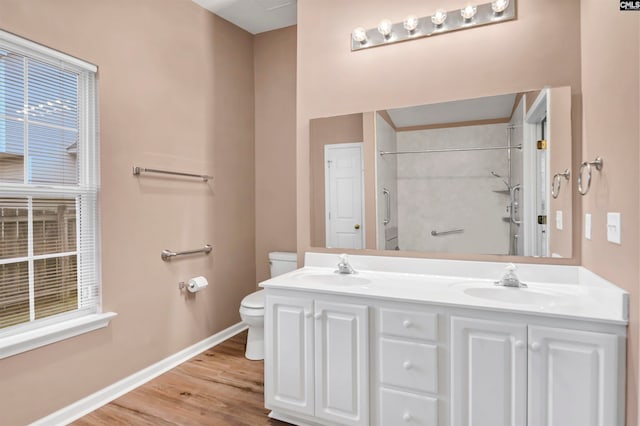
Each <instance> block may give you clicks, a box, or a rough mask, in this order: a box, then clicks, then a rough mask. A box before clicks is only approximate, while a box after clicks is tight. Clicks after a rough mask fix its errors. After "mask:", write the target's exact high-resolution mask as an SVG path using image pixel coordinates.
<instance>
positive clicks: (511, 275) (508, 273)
mask: <svg viewBox="0 0 640 426" xmlns="http://www.w3.org/2000/svg"><path fill="white" fill-rule="evenodd" d="M504 269H505V273H504V275H503V276H502V278H501V279H500V281H496V282H495V285H501V286H503V287H515V288H523V287H527V285H526V284H525V283H523V282H522V281H520V279H519V278H518V276H517V275H516V269H517V268H516V265H514V264H513V263H510V264H508V265H507V267H506V268H504Z"/></svg>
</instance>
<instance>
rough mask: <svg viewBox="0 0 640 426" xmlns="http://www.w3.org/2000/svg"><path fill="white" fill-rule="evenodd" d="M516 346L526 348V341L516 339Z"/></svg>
mask: <svg viewBox="0 0 640 426" xmlns="http://www.w3.org/2000/svg"><path fill="white" fill-rule="evenodd" d="M515 346H516V348H517V349H522V348H524V342H523V341H522V340H516V343H515Z"/></svg>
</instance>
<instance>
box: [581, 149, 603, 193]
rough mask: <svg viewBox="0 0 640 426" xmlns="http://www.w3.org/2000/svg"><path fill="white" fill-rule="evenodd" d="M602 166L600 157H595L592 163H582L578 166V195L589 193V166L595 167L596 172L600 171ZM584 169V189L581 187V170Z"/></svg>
mask: <svg viewBox="0 0 640 426" xmlns="http://www.w3.org/2000/svg"><path fill="white" fill-rule="evenodd" d="M602 164H603V161H602V158H601V157H596V159H595V160H593V161H583V162H582V164H580V169H578V192H579V193H580V195H587V192H589V189H590V188H591V166H595V168H596V170H597V171H600V170H602ZM585 167H586V169H587V186H586V188H585V187H584V186H582V169H584V168H585Z"/></svg>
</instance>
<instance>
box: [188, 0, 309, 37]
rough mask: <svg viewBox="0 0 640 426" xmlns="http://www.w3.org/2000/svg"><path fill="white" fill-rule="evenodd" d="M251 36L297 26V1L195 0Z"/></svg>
mask: <svg viewBox="0 0 640 426" xmlns="http://www.w3.org/2000/svg"><path fill="white" fill-rule="evenodd" d="M193 1H194V2H195V3H197V4H199V5H200V6H202V7H204V8H205V9H207V10H209V11H211V12H213V13H215V14H216V15H218V16H220V17H221V18H224V19H226V20H227V21H229V22H232V23H233V24H235V25H237V26H239V27H240V28H242V29H244V30H246V31H248V32H250V33H251V34H259V33H263V32H265V31H271V30H276V29H278V28H284V27H288V26H291V25H295V24H296V22H297V17H298V2H297V0H193Z"/></svg>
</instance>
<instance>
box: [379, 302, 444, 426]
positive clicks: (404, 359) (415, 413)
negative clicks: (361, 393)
mask: <svg viewBox="0 0 640 426" xmlns="http://www.w3.org/2000/svg"><path fill="white" fill-rule="evenodd" d="M375 312H376V317H375V318H376V321H375V327H374V330H375V347H374V348H372V349H373V350H372V352H373V353H375V359H376V365H375V369H372V371H373V372H374V374H375V377H376V383H375V386H374V389H375V390H374V391H373V392H372V395H371V399H372V401H373V403H374V408H373V416H374V419H375V421H374V424H377V425H381V426H382V425H402V424H407V425H413V426H437V425H439V424H443V419H440V418H439V417H440V416H439V405H440V399H439V394H440V392H441V391H442V389H441V387H440V381H441V379H442V374H441V371H442V369H443V367H444V365H442V364H443V363H442V362H441V358H442V357H441V355H440V352H441V351H440V349H441V347H442V344H441V342H440V335H441V333H440V321H439V320H440V317H441V314H440V313H439V312H437V310H434V309H433V308H429V307H421V306H413V305H408V304H407V306H402V305H398V304H393V305H391V306H389V305H386V304H383V305H382V306H380V307H377V308H376V309H375Z"/></svg>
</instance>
